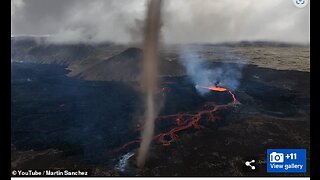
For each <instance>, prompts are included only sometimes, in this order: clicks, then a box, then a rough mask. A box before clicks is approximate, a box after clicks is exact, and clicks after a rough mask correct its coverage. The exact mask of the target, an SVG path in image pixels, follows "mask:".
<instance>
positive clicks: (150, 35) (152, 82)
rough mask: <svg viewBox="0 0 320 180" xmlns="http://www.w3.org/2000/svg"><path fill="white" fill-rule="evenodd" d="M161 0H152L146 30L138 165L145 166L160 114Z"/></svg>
mask: <svg viewBox="0 0 320 180" xmlns="http://www.w3.org/2000/svg"><path fill="white" fill-rule="evenodd" d="M160 10H161V0H151V1H150V4H149V7H148V12H147V17H146V22H145V31H144V43H143V72H142V79H141V80H142V81H141V85H142V88H143V90H144V91H145V95H146V110H145V113H144V118H145V122H144V126H143V132H142V140H141V144H140V148H139V151H138V157H137V165H138V167H139V168H143V167H144V164H145V161H146V157H147V153H148V150H149V146H150V143H151V141H152V137H153V134H154V121H155V118H156V116H157V115H158V111H157V109H158V107H157V104H156V91H157V90H158V81H157V78H158V60H159V57H158V53H159V52H158V48H159V47H158V46H159V45H158V43H159V33H160V22H161V20H160V16H161V14H160Z"/></svg>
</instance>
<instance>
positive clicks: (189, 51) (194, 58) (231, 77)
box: [179, 46, 245, 95]
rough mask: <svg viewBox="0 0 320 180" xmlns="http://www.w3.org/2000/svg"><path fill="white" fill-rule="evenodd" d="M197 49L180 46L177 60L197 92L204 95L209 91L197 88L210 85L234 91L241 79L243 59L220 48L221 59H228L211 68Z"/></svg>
mask: <svg viewBox="0 0 320 180" xmlns="http://www.w3.org/2000/svg"><path fill="white" fill-rule="evenodd" d="M198 48H199V47H195V46H182V47H181V52H180V58H179V59H180V61H181V63H182V64H183V65H184V67H185V69H186V72H187V74H188V76H189V77H190V78H191V80H192V81H193V83H194V84H195V87H196V89H197V91H198V92H199V93H200V94H201V95H204V94H206V93H207V92H209V90H208V89H205V88H197V87H199V86H205V87H208V86H212V85H216V86H221V87H225V88H228V89H229V90H232V91H234V90H236V89H237V88H238V86H239V84H240V79H241V77H242V72H241V70H242V68H243V66H244V64H245V63H244V59H243V58H241V57H238V56H235V55H233V54H230V53H229V52H227V49H226V48H220V49H219V54H221V53H222V54H223V57H224V58H225V59H228V63H227V62H224V60H223V59H222V60H221V61H222V63H221V65H219V66H213V65H212V63H210V61H208V60H206V59H204V58H202V57H201V56H200V54H198V53H197V52H196V51H197V49H198ZM216 51H217V50H216ZM214 52H215V51H214ZM231 62H232V63H231Z"/></svg>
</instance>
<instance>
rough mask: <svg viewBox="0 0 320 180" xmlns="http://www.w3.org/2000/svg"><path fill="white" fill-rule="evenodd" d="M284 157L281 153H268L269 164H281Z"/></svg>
mask: <svg viewBox="0 0 320 180" xmlns="http://www.w3.org/2000/svg"><path fill="white" fill-rule="evenodd" d="M283 161H284V155H283V153H277V152H272V153H270V162H272V163H283Z"/></svg>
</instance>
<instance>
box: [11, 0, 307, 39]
mask: <svg viewBox="0 0 320 180" xmlns="http://www.w3.org/2000/svg"><path fill="white" fill-rule="evenodd" d="M146 2H147V0H12V3H11V17H12V25H11V27H12V30H11V32H12V35H50V41H52V42H56V43H76V42H103V41H112V42H118V43H127V42H137V41H140V40H141V32H142V27H143V20H144V17H145V10H146ZM309 3H310V2H309ZM162 10H163V11H162V15H163V26H162V29H161V32H162V41H163V42H166V43H216V42H225V41H240V40H271V41H283V42H297V43H309V42H310V33H309V32H310V4H309V5H308V6H307V7H305V8H297V7H295V6H294V4H293V0H165V1H164V4H163V9H162Z"/></svg>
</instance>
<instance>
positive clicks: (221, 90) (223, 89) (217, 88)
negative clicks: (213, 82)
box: [208, 86, 227, 92]
mask: <svg viewBox="0 0 320 180" xmlns="http://www.w3.org/2000/svg"><path fill="white" fill-rule="evenodd" d="M208 89H210V90H212V91H219V92H223V91H226V90H227V89H226V88H222V87H216V86H210V87H208Z"/></svg>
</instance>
